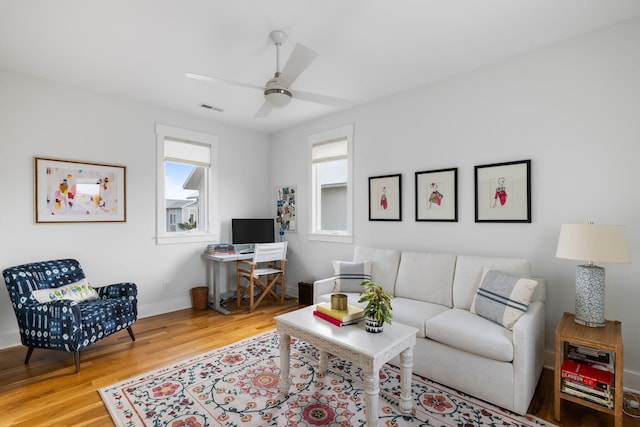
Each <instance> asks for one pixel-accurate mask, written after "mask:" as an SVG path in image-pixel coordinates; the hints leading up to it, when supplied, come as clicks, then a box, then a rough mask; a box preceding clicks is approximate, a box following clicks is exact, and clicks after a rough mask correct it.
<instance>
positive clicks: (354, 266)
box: [333, 261, 371, 292]
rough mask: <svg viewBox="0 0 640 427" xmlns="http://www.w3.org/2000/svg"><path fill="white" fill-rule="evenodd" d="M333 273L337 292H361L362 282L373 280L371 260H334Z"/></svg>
mask: <svg viewBox="0 0 640 427" xmlns="http://www.w3.org/2000/svg"><path fill="white" fill-rule="evenodd" d="M333 273H334V275H335V285H334V287H333V289H334V290H335V291H336V292H337V291H341V292H360V291H361V290H362V287H361V286H360V283H362V282H363V281H365V280H371V262H370V261H362V262H349V261H333Z"/></svg>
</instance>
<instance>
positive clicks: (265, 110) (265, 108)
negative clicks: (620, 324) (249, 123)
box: [254, 102, 273, 119]
mask: <svg viewBox="0 0 640 427" xmlns="http://www.w3.org/2000/svg"><path fill="white" fill-rule="evenodd" d="M271 110H273V107H272V106H271V104H269V103H268V102H265V103H264V104H262V107H260V109H259V110H258V112H257V113H256V115H255V116H254V117H255V118H257V119H262V118H264V117H267V116H268V115H269V114H270V113H271Z"/></svg>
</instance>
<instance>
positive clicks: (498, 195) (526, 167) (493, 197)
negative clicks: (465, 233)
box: [475, 160, 531, 222]
mask: <svg viewBox="0 0 640 427" xmlns="http://www.w3.org/2000/svg"><path fill="white" fill-rule="evenodd" d="M475 184H476V192H475V205H476V222H531V160H519V161H515V162H506V163H494V164H490V165H479V166H476V167H475Z"/></svg>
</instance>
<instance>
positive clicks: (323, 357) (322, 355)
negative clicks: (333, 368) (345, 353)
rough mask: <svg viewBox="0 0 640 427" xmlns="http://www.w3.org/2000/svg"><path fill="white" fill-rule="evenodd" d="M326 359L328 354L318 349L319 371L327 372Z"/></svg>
mask: <svg viewBox="0 0 640 427" xmlns="http://www.w3.org/2000/svg"><path fill="white" fill-rule="evenodd" d="M328 359H329V354H328V353H327V352H326V351H324V350H320V372H322V373H325V372H327V365H328Z"/></svg>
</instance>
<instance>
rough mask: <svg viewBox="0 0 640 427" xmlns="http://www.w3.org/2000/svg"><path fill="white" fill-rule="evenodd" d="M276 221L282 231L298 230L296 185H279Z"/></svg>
mask: <svg viewBox="0 0 640 427" xmlns="http://www.w3.org/2000/svg"><path fill="white" fill-rule="evenodd" d="M277 191H278V194H277V201H276V215H277V216H276V218H277V219H276V222H277V223H278V225H279V227H280V228H281V229H282V231H288V232H295V231H296V186H295V185H289V186H286V187H278V190H277Z"/></svg>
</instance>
